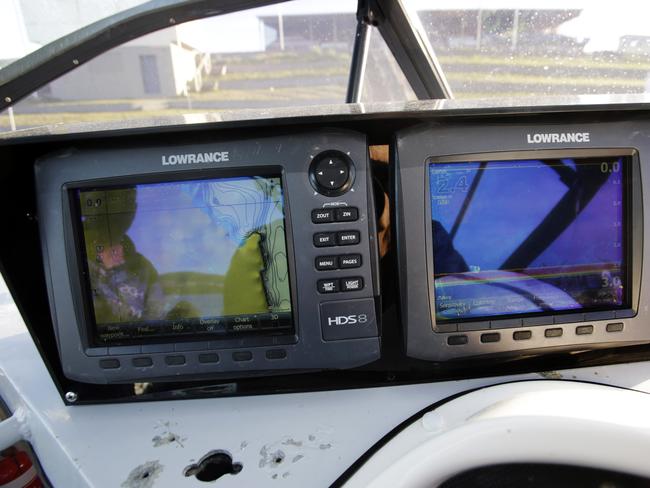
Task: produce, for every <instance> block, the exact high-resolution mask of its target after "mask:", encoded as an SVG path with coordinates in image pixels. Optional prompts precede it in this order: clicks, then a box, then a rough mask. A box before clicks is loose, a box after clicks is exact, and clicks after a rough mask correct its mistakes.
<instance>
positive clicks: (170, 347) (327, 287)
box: [0, 108, 650, 401]
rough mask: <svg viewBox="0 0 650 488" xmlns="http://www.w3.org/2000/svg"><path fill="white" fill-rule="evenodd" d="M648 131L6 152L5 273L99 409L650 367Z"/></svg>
mask: <svg viewBox="0 0 650 488" xmlns="http://www.w3.org/2000/svg"><path fill="white" fill-rule="evenodd" d="M648 120H650V119H648V114H646V113H645V112H644V111H643V110H630V111H613V110H612V111H610V110H607V109H606V108H603V109H602V110H600V111H593V110H592V111H582V110H580V109H576V110H574V111H571V110H567V109H566V108H565V109H563V110H558V111H553V110H546V111H540V112H539V113H500V114H494V113H481V112H480V111H478V112H476V111H475V112H473V113H471V114H468V113H462V112H459V113H444V114H441V113H436V112H421V113H419V114H418V115H417V116H412V115H410V116H406V115H405V114H401V115H400V114H395V113H393V114H385V115H383V116H377V115H374V116H372V117H368V116H364V115H363V114H360V115H349V116H341V117H338V118H337V117H329V118H328V117H311V118H310V117H305V118H303V119H301V120H300V121H296V120H285V121H283V122H282V123H281V124H277V123H276V124H275V125H273V126H271V122H272V121H269V123H265V122H264V121H259V122H255V123H252V124H251V123H249V124H240V125H239V126H238V125H237V124H224V125H221V126H220V125H219V124H212V125H210V124H206V125H205V126H199V127H191V126H188V127H180V128H178V127H177V128H173V127H172V128H165V129H164V130H136V131H128V130H127V131H116V132H110V133H101V132H98V133H94V134H90V135H88V134H86V135H84V136H83V137H76V138H75V137H74V136H45V137H41V138H40V139H39V140H37V141H36V142H34V141H33V140H31V139H24V140H20V139H16V140H11V141H9V143H7V144H4V143H0V151H1V152H2V156H3V161H5V163H4V172H5V176H6V178H4V179H3V180H2V181H3V182H4V183H3V184H4V186H5V191H4V192H3V195H2V196H0V200H1V201H0V203H2V204H3V205H4V206H5V208H6V209H7V216H6V224H5V228H7V229H9V230H10V235H14V236H21V238H20V239H17V240H15V241H12V242H4V243H2V244H1V245H0V262H1V263H2V270H3V272H4V275H5V278H6V280H7V282H8V285H9V286H10V289H11V290H12V292H13V294H14V298H15V299H16V303H17V304H18V305H19V307H20V308H21V311H22V313H23V316H24V317H25V319H26V322H27V324H28V326H29V328H30V331H31V332H32V334H33V336H34V338H35V340H36V342H37V344H38V345H39V347H40V349H41V352H42V354H43V355H44V358H45V359H46V361H47V362H48V364H49V366H50V368H51V370H52V372H53V376H55V377H56V378H57V381H58V383H59V385H60V388H61V389H62V391H63V390H67V388H68V386H67V385H69V384H74V385H75V387H76V389H77V390H80V389H83V388H84V387H85V388H86V389H87V390H86V391H88V392H91V393H89V394H88V395H87V398H88V399H89V401H102V400H106V399H107V398H108V399H115V398H116V395H115V391H116V390H115V388H116V387H119V386H124V385H133V384H134V383H146V384H155V385H161V386H160V387H159V391H164V390H165V389H166V388H167V387H166V386H165V385H171V384H173V385H174V386H173V387H171V386H170V387H169V389H170V390H171V389H176V390H178V389H179V388H181V389H183V388H186V387H188V385H200V386H199V387H198V389H199V390H200V392H201V394H203V395H205V394H209V393H206V385H215V384H219V385H221V386H220V388H221V390H220V392H221V393H224V392H225V394H237V393H242V392H243V393H246V392H249V393H250V392H252V393H256V392H262V391H295V390H300V389H310V388H317V389H320V388H330V387H349V386H364V385H367V386H371V385H379V384H386V382H391V381H401V382H413V381H435V380H436V379H443V378H445V379H446V378H449V377H468V376H473V375H482V374H490V373H494V372H502V373H505V372H507V368H508V367H511V368H514V369H515V370H517V371H521V370H529V371H534V370H539V369H541V368H544V369H551V368H554V367H560V366H561V365H562V364H571V365H575V364H576V363H575V362H576V361H581V360H582V359H584V358H587V361H592V362H594V361H595V362H598V361H609V362H612V361H613V362H616V361H617V358H618V359H620V358H622V357H626V358H627V359H628V360H629V358H630V356H629V354H630V351H632V352H631V354H636V355H641V356H645V355H647V354H648V352H649V351H650V350H649V349H648V346H647V344H648V343H650V317H649V312H648V310H649V308H648V307H649V305H650V303H649V302H648V298H647V296H646V295H647V293H644V290H646V289H647V287H648V286H650V285H649V284H648V282H647V280H648V278H647V273H644V272H643V270H644V263H645V262H646V261H647V259H644V258H645V256H644V254H645V249H646V248H647V245H646V243H647V242H650V239H645V233H646V232H648V231H649V230H648V229H649V227H648V225H646V224H645V217H644V216H645V215H647V211H645V206H646V205H645V203H646V201H647V197H645V199H644V194H647V191H648V190H647V189H648V188H650V170H648V164H649V162H650V122H648ZM378 155H379V156H378ZM649 205H650V204H649ZM27 302H29V303H30V305H29V306H27ZM626 355H627V356H626ZM517 368H519V369H517ZM327 375H330V376H327ZM332 375H335V376H332ZM334 377H336V378H339V380H332V378H334ZM341 378H343V379H341ZM246 381H250V382H249V383H248V384H249V385H253V386H249V389H248V390H247V389H246V387H245V385H246V384H247V383H246ZM255 381H257V383H255ZM84 385H85V386H84ZM93 385H94V386H93ZM101 385H105V386H103V387H102V386H101ZM111 385H114V386H113V388H114V389H113V390H110V388H111ZM179 385H181V386H179ZM224 385H230V387H225V386H224ZM232 385H235V386H232ZM102 388H104V389H102ZM106 388H108V389H106Z"/></svg>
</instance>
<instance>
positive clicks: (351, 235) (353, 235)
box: [336, 230, 361, 246]
mask: <svg viewBox="0 0 650 488" xmlns="http://www.w3.org/2000/svg"><path fill="white" fill-rule="evenodd" d="M359 241H361V234H360V233H359V231H358V230H344V231H343V232H339V233H338V234H337V235H336V242H337V243H338V244H339V245H340V246H352V245H354V244H359Z"/></svg>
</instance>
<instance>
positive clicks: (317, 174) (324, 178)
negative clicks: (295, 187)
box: [309, 151, 354, 196]
mask: <svg viewBox="0 0 650 488" xmlns="http://www.w3.org/2000/svg"><path fill="white" fill-rule="evenodd" d="M353 176H354V165H353V163H352V160H351V159H350V157H349V156H348V155H346V154H344V153H342V152H340V151H325V152H322V153H320V154H319V155H317V156H316V157H315V158H314V159H313V160H312V162H311V165H310V167H309V180H310V181H311V184H312V186H313V187H314V189H315V190H316V191H317V192H318V193H321V194H323V195H327V196H337V195H341V194H343V193H345V192H346V191H348V190H349V189H350V187H351V186H352V181H353Z"/></svg>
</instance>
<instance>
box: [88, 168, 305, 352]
mask: <svg viewBox="0 0 650 488" xmlns="http://www.w3.org/2000/svg"><path fill="white" fill-rule="evenodd" d="M78 198H79V206H80V214H81V216H80V217H81V222H82V228H83V236H84V243H85V246H84V247H85V256H86V261H87V262H86V264H87V272H88V278H89V286H90V295H91V297H92V309H93V313H94V318H95V325H96V328H97V332H98V338H99V340H100V341H102V342H112V341H119V340H124V339H129V338H137V337H145V336H164V335H188V334H189V335H191V334H201V333H212V334H214V333H222V334H228V333H230V332H236V331H258V330H274V329H278V328H282V327H290V326H291V324H292V321H291V298H290V291H289V277H288V261H287V250H286V237H285V227H284V208H283V195H282V186H281V180H280V178H279V177H236V178H220V179H212V180H195V181H181V182H170V183H153V184H141V185H134V186H129V187H120V188H111V189H98V190H96V189H93V190H80V191H78Z"/></svg>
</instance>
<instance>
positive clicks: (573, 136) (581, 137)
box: [526, 132, 590, 144]
mask: <svg viewBox="0 0 650 488" xmlns="http://www.w3.org/2000/svg"><path fill="white" fill-rule="evenodd" d="M589 136H590V134H589V132H545V133H538V134H526V142H527V143H528V144H559V143H562V142H589Z"/></svg>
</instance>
